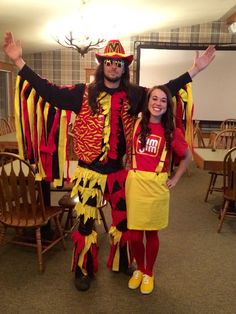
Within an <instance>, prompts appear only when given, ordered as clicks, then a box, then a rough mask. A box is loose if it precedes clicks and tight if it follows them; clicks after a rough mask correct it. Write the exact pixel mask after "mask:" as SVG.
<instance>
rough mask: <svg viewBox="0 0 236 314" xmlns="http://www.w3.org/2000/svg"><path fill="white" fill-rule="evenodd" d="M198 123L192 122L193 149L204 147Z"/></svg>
mask: <svg viewBox="0 0 236 314" xmlns="http://www.w3.org/2000/svg"><path fill="white" fill-rule="evenodd" d="M199 123H200V121H195V122H194V127H193V139H194V146H195V147H206V145H205V142H204V139H203V135H202V131H201V128H200V125H199Z"/></svg>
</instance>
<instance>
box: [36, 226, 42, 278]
mask: <svg viewBox="0 0 236 314" xmlns="http://www.w3.org/2000/svg"><path fill="white" fill-rule="evenodd" d="M35 237H36V245H37V253H38V264H39V271H40V273H42V272H44V264H43V253H42V239H41V230H40V228H37V229H35Z"/></svg>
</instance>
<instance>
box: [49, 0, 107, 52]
mask: <svg viewBox="0 0 236 314" xmlns="http://www.w3.org/2000/svg"><path fill="white" fill-rule="evenodd" d="M86 3H87V2H86V1H85V0H82V1H81V4H82V6H81V8H80V16H79V17H78V16H77V17H76V18H75V22H74V25H73V27H71V28H73V30H72V29H70V30H68V31H67V32H64V35H61V34H60V36H54V40H55V41H56V42H57V43H58V44H59V45H61V46H63V47H65V48H71V49H75V50H76V51H77V52H78V53H79V54H80V55H81V56H82V57H84V56H85V54H87V53H88V52H89V51H91V50H94V49H100V48H102V47H103V46H104V45H103V44H104V43H105V42H106V39H104V38H100V37H97V38H94V37H92V36H91V35H89V34H90V33H91V34H92V33H94V32H92V31H91V30H90V31H88V28H89V26H90V25H89V24H88V23H89V22H90V24H92V22H91V20H89V19H88V18H87V19H86V14H85V13H86V12H85V5H86ZM87 15H88V16H89V14H87ZM68 24H69V23H68ZM74 29H75V30H74ZM78 29H79V30H80V32H78ZM81 32H84V33H81Z"/></svg>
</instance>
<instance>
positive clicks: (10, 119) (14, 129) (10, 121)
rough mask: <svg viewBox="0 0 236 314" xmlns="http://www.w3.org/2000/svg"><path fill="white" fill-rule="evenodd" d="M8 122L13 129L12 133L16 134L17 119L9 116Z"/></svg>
mask: <svg viewBox="0 0 236 314" xmlns="http://www.w3.org/2000/svg"><path fill="white" fill-rule="evenodd" d="M7 122H8V124H9V126H10V128H11V132H16V125H15V117H14V116H8V117H7Z"/></svg>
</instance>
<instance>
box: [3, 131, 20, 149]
mask: <svg viewBox="0 0 236 314" xmlns="http://www.w3.org/2000/svg"><path fill="white" fill-rule="evenodd" d="M8 149H16V150H17V149H18V142H17V139H16V133H15V132H14V133H8V134H5V135H1V136H0V152H3V151H6V150H8Z"/></svg>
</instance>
